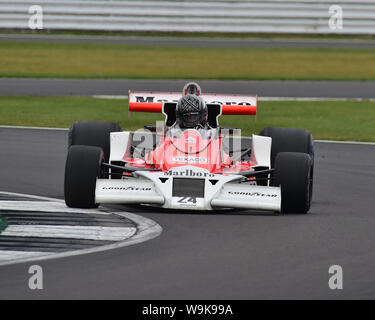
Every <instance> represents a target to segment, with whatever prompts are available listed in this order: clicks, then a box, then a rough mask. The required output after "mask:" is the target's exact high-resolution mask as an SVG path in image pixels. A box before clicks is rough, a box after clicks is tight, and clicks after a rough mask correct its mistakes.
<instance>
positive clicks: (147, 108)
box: [129, 91, 258, 115]
mask: <svg viewBox="0 0 375 320" xmlns="http://www.w3.org/2000/svg"><path fill="white" fill-rule="evenodd" d="M181 97H182V95H181V93H180V92H146V91H142V92H141V91H140V92H131V91H129V111H132V112H156V113H162V112H163V104H164V103H165V102H166V103H177V101H178V100H179V99H180V98H181ZM201 97H202V98H203V99H204V100H205V102H206V103H207V105H210V104H211V105H212V104H215V105H218V104H219V105H221V111H222V112H221V113H222V114H227V115H256V112H257V102H258V96H248V95H222V94H202V95H201Z"/></svg>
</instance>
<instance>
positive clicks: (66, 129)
mask: <svg viewBox="0 0 375 320" xmlns="http://www.w3.org/2000/svg"><path fill="white" fill-rule="evenodd" d="M374 101H375V99H374ZM1 128H7V129H29V130H61V131H68V130H69V128H45V127H23V126H2V125H0V129H1ZM315 142H320V143H343V144H361V145H365V144H367V145H375V142H366V141H340V140H315Z"/></svg>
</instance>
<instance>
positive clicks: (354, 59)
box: [0, 0, 375, 141]
mask: <svg viewBox="0 0 375 320" xmlns="http://www.w3.org/2000/svg"><path fill="white" fill-rule="evenodd" d="M374 40H375V1H373V0H360V1H350V0H341V1H336V0H331V1H328V0H327V1H326V0H322V1H320V0H319V1H318V0H299V1H293V0H289V1H279V0H264V1H252V0H245V1H223V0H215V1H212V0H208V1H180V0H177V1H158V0H152V1H122V0H116V1H104V0H102V1H95V0H77V1H72V0H63V1H59V0H29V1H27V0H11V1H10V0H8V1H6V0H0V56H1V59H0V77H1V78H0V124H2V125H22V126H23V125H26V126H50V127H69V126H70V125H71V123H72V122H74V121H76V120H99V119H100V120H103V119H104V120H108V121H115V122H119V123H120V124H121V125H122V126H123V127H124V128H128V129H137V128H140V127H143V124H146V123H145V122H150V121H151V122H153V121H155V120H156V119H160V115H138V114H137V115H134V116H133V115H132V118H131V119H132V121H131V122H129V120H128V118H129V117H128V115H127V101H126V99H127V93H128V90H150V91H151V90H154V91H156V90H157V91H180V90H181V88H182V87H183V84H184V83H185V82H186V80H194V81H198V82H199V83H200V84H201V86H202V90H203V92H220V93H228V94H230V93H232V94H233V93H241V94H258V95H259V112H258V116H257V127H258V128H259V130H260V129H261V128H262V127H264V126H268V125H278V126H292V127H302V128H305V129H308V130H310V131H311V132H312V133H313V135H314V136H315V137H316V138H318V139H334V140H360V141H375V132H374V130H375V129H374V128H375V125H374V120H373V119H374V115H375V114H374V105H375V102H374V100H373V99H375V82H374V80H375V50H374V49H375V41H374ZM353 110H355V113H353V112H352V111H353ZM222 121H223V124H224V125H233V124H234V123H236V124H237V126H240V127H242V129H243V130H245V133H250V131H251V128H252V126H248V122H247V120H246V119H243V118H240V117H235V116H233V117H227V118H225V119H223V120H222Z"/></svg>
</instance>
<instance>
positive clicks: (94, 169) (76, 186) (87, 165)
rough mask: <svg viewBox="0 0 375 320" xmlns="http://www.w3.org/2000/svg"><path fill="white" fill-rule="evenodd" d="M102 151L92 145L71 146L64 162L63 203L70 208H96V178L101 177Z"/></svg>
mask: <svg viewBox="0 0 375 320" xmlns="http://www.w3.org/2000/svg"><path fill="white" fill-rule="evenodd" d="M103 160H104V153H103V150H102V149H101V148H98V147H92V146H80V145H79V146H71V147H70V148H69V151H68V157H67V159H66V164H65V180H64V195H65V203H66V205H67V206H68V207H71V208H96V207H98V204H97V203H95V188H96V179H97V178H100V177H102V175H103V171H102V168H101V164H102V161H103Z"/></svg>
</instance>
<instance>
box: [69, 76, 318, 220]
mask: <svg viewBox="0 0 375 320" xmlns="http://www.w3.org/2000/svg"><path fill="white" fill-rule="evenodd" d="M129 111H137V112H160V113H163V114H164V115H165V121H164V122H161V123H160V122H159V123H157V125H156V126H145V127H144V129H142V130H137V131H132V132H130V131H122V129H121V128H120V127H119V126H118V125H117V124H114V123H107V122H76V123H74V124H73V126H72V127H71V129H70V131H69V142H68V143H69V150H68V156H67V160H66V168H65V184H64V193H65V202H66V204H67V205H68V206H69V207H77V208H94V207H97V206H98V205H99V204H101V203H103V204H104V203H116V204H119V203H128V204H130V203H132V204H134V203H136V204H145V205H151V206H157V207H162V208H170V209H189V210H217V209H226V208H241V209H255V210H267V211H274V212H282V213H306V212H308V210H309V209H310V205H311V198H312V185H313V168H314V146H313V138H312V136H311V134H310V133H309V132H308V131H305V130H301V129H292V128H278V127H268V128H265V129H263V130H262V131H261V132H260V134H259V135H255V134H253V135H252V137H241V136H240V135H239V134H238V133H239V130H238V129H236V128H221V127H220V126H219V117H220V116H221V115H244V116H245V115H255V114H256V111H257V97H256V96H244V95H220V94H219V95H217V94H202V92H201V88H200V87H199V85H197V84H196V83H188V84H186V85H185V87H184V89H183V92H182V94H181V93H155V92H129Z"/></svg>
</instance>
